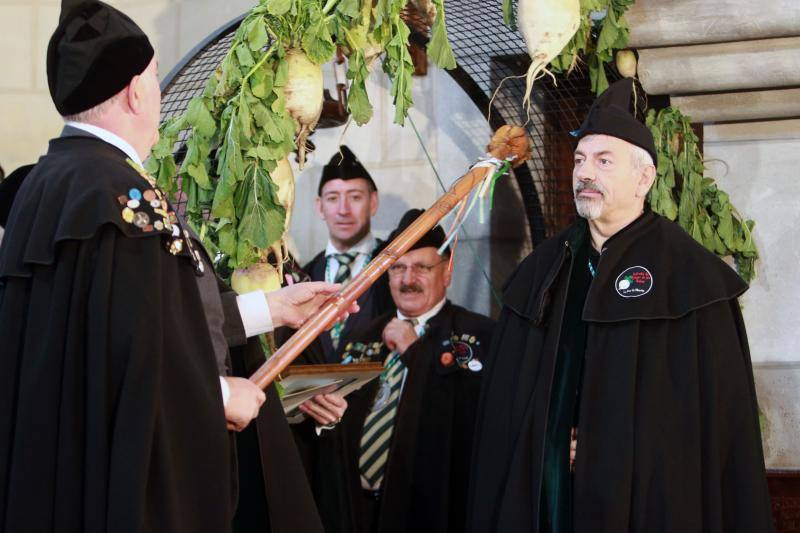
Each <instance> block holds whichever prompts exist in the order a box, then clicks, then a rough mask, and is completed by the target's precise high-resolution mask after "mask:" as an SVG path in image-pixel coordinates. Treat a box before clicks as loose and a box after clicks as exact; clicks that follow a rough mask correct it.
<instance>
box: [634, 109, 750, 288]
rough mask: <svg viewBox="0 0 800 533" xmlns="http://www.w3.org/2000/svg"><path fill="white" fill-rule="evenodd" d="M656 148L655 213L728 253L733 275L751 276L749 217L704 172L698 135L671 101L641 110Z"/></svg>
mask: <svg viewBox="0 0 800 533" xmlns="http://www.w3.org/2000/svg"><path fill="white" fill-rule="evenodd" d="M647 126H648V127H649V128H650V131H651V132H652V133H653V137H654V139H655V141H656V151H657V153H658V168H657V169H656V174H657V176H656V181H655V183H654V184H653V187H652V188H651V189H650V193H649V196H648V200H649V202H650V206H651V208H652V209H653V211H655V212H656V213H660V214H662V215H664V216H665V217H667V218H669V219H670V220H677V222H678V224H680V225H681V227H683V228H684V229H685V230H686V231H687V232H688V233H689V234H690V235H691V236H692V237H693V238H694V239H695V240H696V241H697V242H699V243H700V244H702V245H703V246H704V247H705V248H707V249H708V250H710V251H712V252H714V253H715V254H717V255H719V256H722V257H724V256H733V259H734V261H735V263H736V269H737V271H738V272H739V275H740V276H741V277H742V278H743V279H744V280H745V281H747V282H748V283H749V282H750V281H752V280H753V278H755V261H756V259H758V250H757V249H756V245H755V242H754V241H753V227H754V226H755V222H753V221H752V220H744V219H743V218H742V217H741V215H739V213H738V211H736V208H735V207H734V206H733V205H732V204H731V201H730V198H729V196H728V194H727V193H725V192H724V191H722V190H720V189H719V187H718V186H717V184H716V182H715V181H714V180H713V179H712V178H709V177H705V176H704V173H705V166H704V164H703V159H702V157H701V155H700V149H699V147H698V144H697V143H698V139H697V136H696V135H695V133H694V131H692V128H691V123H690V120H689V117H686V116H684V115H683V114H681V112H680V111H679V110H678V109H676V108H673V107H668V108H666V109H662V110H661V111H659V112H657V113H656V111H654V110H652V109H651V110H650V111H649V112H648V114H647Z"/></svg>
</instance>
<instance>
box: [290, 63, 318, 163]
mask: <svg viewBox="0 0 800 533" xmlns="http://www.w3.org/2000/svg"><path fill="white" fill-rule="evenodd" d="M286 61H287V62H288V64H289V79H288V81H287V83H286V87H285V88H284V93H285V94H286V111H287V112H288V113H289V115H290V116H291V117H292V118H293V119H294V120H295V122H297V138H296V139H295V140H296V142H297V148H298V158H297V161H298V165H299V166H300V170H302V169H303V166H304V165H305V162H306V140H307V139H308V136H309V135H311V133H312V132H313V131H314V128H315V127H316V126H317V122H318V121H319V116H320V114H321V113H322V67H321V66H320V65H316V64H314V63H313V62H312V61H311V60H309V59H308V57H306V55H305V54H304V53H303V52H301V51H300V50H297V49H292V50H289V51H288V52H287V53H286Z"/></svg>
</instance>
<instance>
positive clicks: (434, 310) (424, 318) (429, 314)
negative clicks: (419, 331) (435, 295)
mask: <svg viewBox="0 0 800 533" xmlns="http://www.w3.org/2000/svg"><path fill="white" fill-rule="evenodd" d="M445 303H447V296H445V297H444V298H442V299H441V301H440V302H439V303H438V304H436V305H434V306H433V307H431V308H430V309H429V310H427V311H426V312H424V313H422V314H421V315H419V316H415V317H414V318H415V319H416V320H417V322H418V323H419V325H420V326H424V325H425V324H427V323H428V320H430V319H431V318H433V317H435V316H436V315H438V314H439V311H441V310H442V307H444V304H445ZM397 318H399V319H400V320H410V318H409V317H407V316H405V315H403V313H401V312H400V310H399V309H398V310H397Z"/></svg>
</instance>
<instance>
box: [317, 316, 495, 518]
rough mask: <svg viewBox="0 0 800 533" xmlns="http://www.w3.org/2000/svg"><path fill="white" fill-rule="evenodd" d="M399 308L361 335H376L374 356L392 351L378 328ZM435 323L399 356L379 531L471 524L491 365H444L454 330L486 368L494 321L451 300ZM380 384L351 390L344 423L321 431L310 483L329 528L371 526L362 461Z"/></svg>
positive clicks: (367, 338)
mask: <svg viewBox="0 0 800 533" xmlns="http://www.w3.org/2000/svg"><path fill="white" fill-rule="evenodd" d="M394 316H396V315H395V314H394V313H390V314H386V315H384V316H382V317H379V318H378V319H377V320H375V321H374V322H373V323H372V325H371V326H370V327H369V328H368V329H367V330H366V331H365V332H364V334H363V335H362V337H361V342H362V343H364V344H372V343H378V345H376V346H375V347H376V348H379V350H378V353H376V354H374V355H372V356H371V358H372V360H374V361H379V362H383V361H384V359H385V358H386V356H387V355H388V354H389V350H388V348H386V347H385V346H384V345H383V344H382V342H381V334H382V332H383V329H384V327H385V326H386V324H387V323H388V322H389V321H390V320H391V319H392V318H393V317H394ZM428 324H429V329H428V331H427V332H426V334H425V335H424V336H423V337H422V338H420V339H419V340H418V341H417V342H415V343H414V344H412V345H411V346H409V347H408V349H407V350H406V351H405V353H404V354H403V355H402V357H401V359H402V361H403V363H404V364H405V365H406V367H407V369H408V373H407V375H406V379H405V383H404V385H403V390H402V395H401V397H400V404H399V406H398V411H397V418H396V422H395V427H394V433H393V435H392V443H391V447H390V450H389V456H388V459H387V464H386V471H385V474H384V480H383V484H382V487H381V492H382V496H381V501H380V511H379V519H378V531H379V532H380V533H401V532H402V533H405V532H408V531H419V532H426V531H430V532H439V533H443V532H452V533H456V532H457V533H461V532H463V531H464V519H465V515H466V496H467V480H468V474H469V462H470V459H471V455H472V436H473V428H474V422H475V410H476V408H477V403H478V394H479V391H480V381H481V376H482V374H483V372H485V370H478V371H473V370H469V369H468V368H466V365H467V364H468V360H467V358H466V357H465V358H464V359H463V360H462V361H461V364H459V363H458V362H456V361H453V362H452V363H451V364H449V365H445V364H444V363H443V362H442V354H443V353H445V352H450V353H453V351H454V350H453V345H452V344H451V341H452V337H453V336H457V337H458V338H459V339H461V337H462V336H464V335H465V336H466V337H467V339H465V340H463V341H462V340H458V341H455V342H456V344H459V343H460V344H461V346H460V348H461V349H462V351H461V352H459V353H463V354H469V353H471V354H472V358H474V359H475V360H476V361H480V362H481V364H482V365H483V368H486V367H487V366H489V365H490V364H491V362H490V361H488V360H487V349H488V347H489V343H490V339H491V335H492V330H493V328H494V321H493V320H491V319H490V318H487V317H485V316H482V315H478V314H476V313H472V312H470V311H468V310H466V309H464V308H463V307H459V306H457V305H452V304H451V303H449V302H448V303H446V304H445V306H444V307H443V308H442V310H441V311H440V312H439V313H437V314H436V316H434V317H432V318H431V319H430V321H429V322H428ZM350 353H355V352H350ZM462 365H463V366H462ZM378 387H379V382H378V380H373V381H371V382H370V383H368V384H367V385H365V386H364V387H363V388H362V389H360V390H358V391H355V392H353V393H352V394H351V395H350V396H348V403H349V406H348V408H347V411H346V412H345V416H344V417H343V419H342V422H341V424H340V425H339V427H337V428H336V429H335V430H332V431H330V432H326V434H323V437H321V438H320V443H321V444H320V447H321V456H322V457H323V458H324V460H323V461H321V462H320V463H319V464H318V468H317V470H316V471H315V475H314V480H313V485H314V492H315V495H316V496H317V503H318V506H319V509H320V514H321V515H322V520H323V523H324V524H325V530H326V532H327V533H355V532H358V533H366V531H368V525H366V524H365V521H368V520H369V518H370V517H369V510H368V509H367V508H365V506H364V499H363V498H364V497H363V490H362V488H361V482H360V477H359V472H358V459H359V448H360V440H361V435H362V430H363V426H364V421H365V420H366V417H367V416H368V415H369V412H370V407H371V405H372V402H373V399H374V397H375V394H376V392H377V390H378Z"/></svg>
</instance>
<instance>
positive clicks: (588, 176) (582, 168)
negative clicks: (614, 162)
mask: <svg viewBox="0 0 800 533" xmlns="http://www.w3.org/2000/svg"><path fill="white" fill-rule="evenodd" d="M574 172H575V177H576V178H577V179H578V180H579V181H594V171H593V169H592V165H591V164H590V163H589V162H588V161H584V162H583V163H581V164H577V165H575V171H574Z"/></svg>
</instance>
